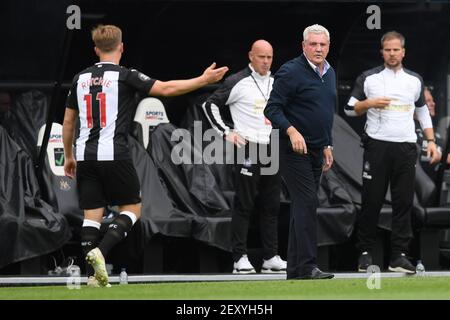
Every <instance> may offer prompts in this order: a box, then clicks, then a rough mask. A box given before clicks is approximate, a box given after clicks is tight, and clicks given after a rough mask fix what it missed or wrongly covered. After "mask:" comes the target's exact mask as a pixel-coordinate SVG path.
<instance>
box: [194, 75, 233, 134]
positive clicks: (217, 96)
mask: <svg viewBox="0 0 450 320" xmlns="http://www.w3.org/2000/svg"><path fill="white" fill-rule="evenodd" d="M235 84H236V81H233V78H232V77H230V78H228V79H227V80H225V82H224V83H223V84H222V86H220V87H219V89H217V90H216V91H214V93H213V94H212V95H211V96H210V97H209V98H208V99H207V100H206V101H205V102H204V103H203V105H202V108H203V111H204V112H205V115H206V117H207V118H208V121H209V122H210V123H211V126H212V127H213V128H214V129H215V130H216V131H217V133H218V134H219V135H221V136H224V135H227V134H228V133H229V132H230V131H231V130H232V129H233V124H232V123H230V124H229V125H227V124H225V122H224V121H223V119H222V116H221V114H220V112H221V110H223V109H224V108H227V104H229V103H230V101H228V100H229V97H230V93H231V90H232V89H233V87H234V85H235Z"/></svg>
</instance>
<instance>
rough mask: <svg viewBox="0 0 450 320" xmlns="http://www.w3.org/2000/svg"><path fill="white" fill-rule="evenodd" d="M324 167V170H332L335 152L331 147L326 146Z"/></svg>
mask: <svg viewBox="0 0 450 320" xmlns="http://www.w3.org/2000/svg"><path fill="white" fill-rule="evenodd" d="M323 160H324V163H323V167H322V171H323V172H326V171H328V170H330V168H331V166H332V165H333V152H332V151H331V148H325V149H323Z"/></svg>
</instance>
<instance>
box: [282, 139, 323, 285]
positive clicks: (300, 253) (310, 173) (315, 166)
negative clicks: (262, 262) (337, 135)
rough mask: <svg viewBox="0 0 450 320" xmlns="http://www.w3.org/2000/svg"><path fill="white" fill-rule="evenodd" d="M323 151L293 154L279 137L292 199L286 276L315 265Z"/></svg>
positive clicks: (291, 276)
mask: <svg viewBox="0 0 450 320" xmlns="http://www.w3.org/2000/svg"><path fill="white" fill-rule="evenodd" d="M322 165H323V150H322V149H311V148H308V154H306V155H301V154H298V153H295V152H294V151H293V150H292V147H291V146H290V144H289V143H288V140H286V139H280V169H281V175H282V176H283V179H284V180H285V181H286V185H287V188H288V191H289V195H290V198H291V208H290V209H291V216H290V220H289V240H288V253H287V279H292V278H296V277H298V276H301V275H305V274H309V273H310V272H311V270H312V269H313V268H315V267H316V266H317V206H318V202H319V200H318V198H317V191H318V188H319V182H320V176H321V174H322Z"/></svg>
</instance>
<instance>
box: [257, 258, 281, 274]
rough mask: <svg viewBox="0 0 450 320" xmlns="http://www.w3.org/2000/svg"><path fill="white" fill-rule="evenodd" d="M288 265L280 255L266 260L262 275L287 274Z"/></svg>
mask: <svg viewBox="0 0 450 320" xmlns="http://www.w3.org/2000/svg"><path fill="white" fill-rule="evenodd" d="M286 268H287V263H286V261H284V260H283V259H281V257H280V256H279V255H276V256H273V257H272V258H270V259H269V260H264V262H263V264H262V268H261V273H286Z"/></svg>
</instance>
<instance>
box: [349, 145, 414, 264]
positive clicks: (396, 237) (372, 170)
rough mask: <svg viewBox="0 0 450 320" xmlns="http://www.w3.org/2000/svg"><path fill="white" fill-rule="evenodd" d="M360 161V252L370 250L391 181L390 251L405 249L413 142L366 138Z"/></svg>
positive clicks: (410, 195) (407, 238)
mask: <svg viewBox="0 0 450 320" xmlns="http://www.w3.org/2000/svg"><path fill="white" fill-rule="evenodd" d="M364 148H365V150H364V161H363V193H362V210H361V213H360V214H359V216H358V224H357V225H358V244H357V247H358V249H359V250H360V251H361V252H364V251H371V249H372V248H373V246H374V244H375V241H376V233H377V225H378V217H379V214H380V210H381V207H382V206H383V203H384V198H385V196H386V191H387V189H388V186H389V183H390V184H391V198H392V233H391V244H392V250H391V255H393V256H394V255H397V254H399V253H401V252H404V253H407V252H408V246H409V242H410V240H411V237H412V232H411V211H412V206H413V197H414V179H415V172H416V171H415V165H416V160H417V148H416V144H415V143H408V142H402V143H400V142H386V141H380V140H375V139H369V140H368V141H367V142H366V144H365V147H364Z"/></svg>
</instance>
